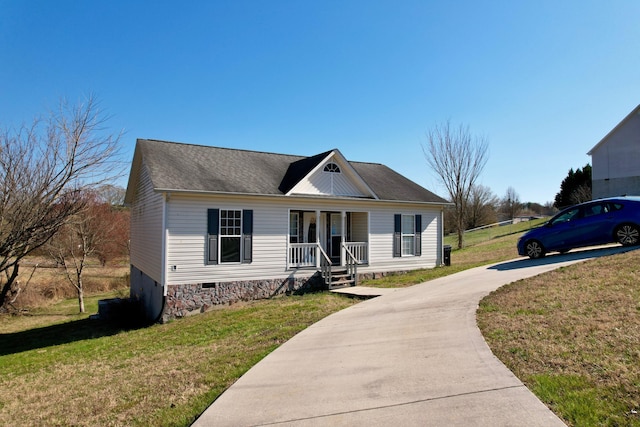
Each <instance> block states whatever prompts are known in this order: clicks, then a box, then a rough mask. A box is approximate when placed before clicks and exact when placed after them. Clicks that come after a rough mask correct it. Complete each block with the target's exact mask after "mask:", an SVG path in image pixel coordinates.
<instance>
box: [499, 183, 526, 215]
mask: <svg viewBox="0 0 640 427" xmlns="http://www.w3.org/2000/svg"><path fill="white" fill-rule="evenodd" d="M521 210H522V203H521V202H520V196H519V195H518V193H516V190H515V189H514V188H513V187H509V188H507V192H506V193H505V195H504V198H503V199H502V211H503V212H504V214H505V215H506V216H507V217H508V218H509V219H511V220H512V219H513V218H515V217H516V216H517V215H518V214H519V213H520V211H521Z"/></svg>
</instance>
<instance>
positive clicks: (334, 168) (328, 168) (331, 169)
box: [324, 163, 340, 173]
mask: <svg viewBox="0 0 640 427" xmlns="http://www.w3.org/2000/svg"><path fill="white" fill-rule="evenodd" d="M324 171H325V172H332V173H340V167H339V166H338V165H336V164H335V163H327V165H326V166H325V167H324Z"/></svg>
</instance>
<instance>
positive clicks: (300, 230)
mask: <svg viewBox="0 0 640 427" xmlns="http://www.w3.org/2000/svg"><path fill="white" fill-rule="evenodd" d="M302 242H304V214H303V213H302V212H298V243H302Z"/></svg>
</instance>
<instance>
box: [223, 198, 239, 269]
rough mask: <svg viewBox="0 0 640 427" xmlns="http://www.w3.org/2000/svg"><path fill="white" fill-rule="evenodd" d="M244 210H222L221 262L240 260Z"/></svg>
mask: <svg viewBox="0 0 640 427" xmlns="http://www.w3.org/2000/svg"><path fill="white" fill-rule="evenodd" d="M241 241H242V211H236V210H221V211H220V262H240V242H241Z"/></svg>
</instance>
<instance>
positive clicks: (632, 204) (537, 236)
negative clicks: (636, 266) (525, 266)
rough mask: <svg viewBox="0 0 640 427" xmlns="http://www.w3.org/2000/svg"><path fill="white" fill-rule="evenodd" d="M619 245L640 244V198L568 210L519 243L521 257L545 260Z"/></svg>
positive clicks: (622, 198) (605, 202)
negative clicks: (574, 251) (548, 256)
mask: <svg viewBox="0 0 640 427" xmlns="http://www.w3.org/2000/svg"><path fill="white" fill-rule="evenodd" d="M613 242H618V243H620V244H622V245H624V246H632V245H637V244H638V243H639V242H640V197H611V198H608V199H599V200H594V201H592V202H587V203H581V204H579V205H575V206H572V207H570V208H567V209H565V210H563V211H561V212H560V213H558V214H557V215H556V216H554V217H553V218H551V219H550V220H549V221H548V222H547V223H545V224H544V225H543V226H541V227H538V228H536V229H533V230H531V231H528V232H527V233H525V234H524V235H523V236H522V237H521V238H520V240H518V254H520V255H527V256H529V258H533V259H535V258H542V257H543V256H545V255H546V254H547V253H548V252H553V251H557V252H560V253H565V252H568V251H570V250H571V249H573V248H579V247H584V246H592V245H602V244H605V243H613Z"/></svg>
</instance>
